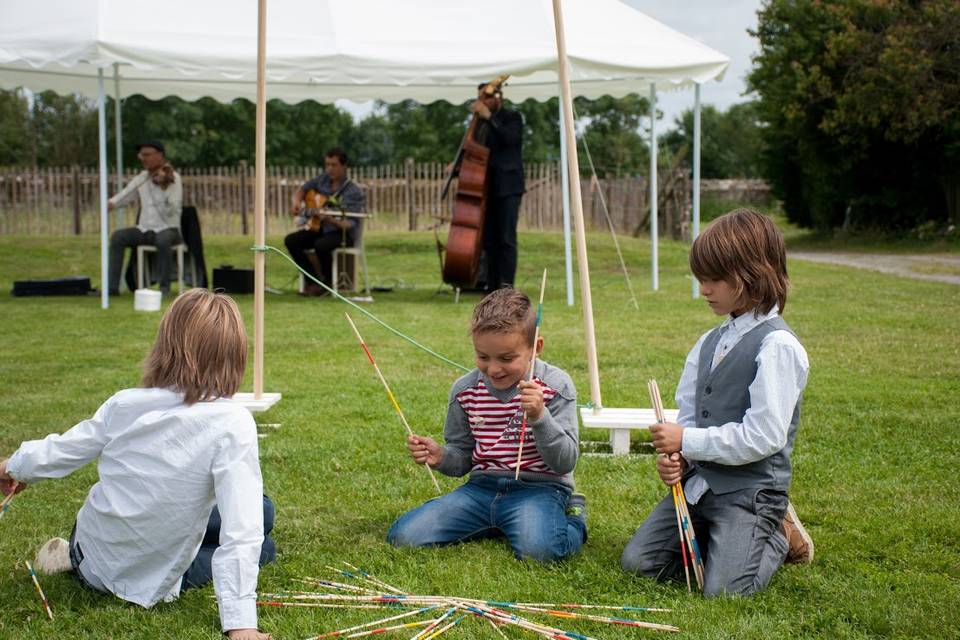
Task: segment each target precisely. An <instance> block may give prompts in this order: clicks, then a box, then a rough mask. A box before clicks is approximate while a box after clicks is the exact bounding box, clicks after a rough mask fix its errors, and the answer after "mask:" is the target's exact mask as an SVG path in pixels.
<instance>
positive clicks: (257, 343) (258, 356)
mask: <svg viewBox="0 0 960 640" xmlns="http://www.w3.org/2000/svg"><path fill="white" fill-rule="evenodd" d="M266 49H267V6H266V0H259V1H258V3H257V127H256V162H255V173H256V178H255V183H256V187H255V192H254V237H255V239H254V243H255V244H256V245H257V247H262V246H264V244H265V241H266V238H265V227H266V220H265V209H266V194H267V190H266V169H267V147H266V141H267V135H266V134H267V104H266V87H265V80H266V79H265V76H266V71H267V64H266V62H267V61H266ZM265 259H266V255H265V254H264V252H263V251H254V253H253V279H254V287H253V396H254V398H256V399H258V400H259V399H260V398H261V397H262V396H263V302H264V301H263V284H264V283H263V279H264V278H263V275H264V274H263V266H264V261H265Z"/></svg>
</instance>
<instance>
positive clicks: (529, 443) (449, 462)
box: [387, 288, 587, 561]
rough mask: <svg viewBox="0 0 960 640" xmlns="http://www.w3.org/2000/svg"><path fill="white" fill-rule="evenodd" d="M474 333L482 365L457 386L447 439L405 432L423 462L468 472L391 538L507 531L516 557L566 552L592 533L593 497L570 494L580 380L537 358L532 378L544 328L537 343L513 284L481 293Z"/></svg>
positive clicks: (436, 540) (402, 522) (429, 540)
mask: <svg viewBox="0 0 960 640" xmlns="http://www.w3.org/2000/svg"><path fill="white" fill-rule="evenodd" d="M470 333H471V336H472V338H473V345H474V348H475V350H476V358H477V368H476V369H474V370H472V371H470V372H469V373H467V374H466V375H464V376H462V377H461V378H459V379H458V380H457V381H456V382H454V383H453V388H452V389H451V390H450V401H449V404H448V405H447V419H446V422H445V423H444V429H443V435H444V440H445V441H446V444H445V445H443V446H441V445H439V444H437V443H436V442H435V441H434V440H432V439H431V438H427V437H425V436H417V435H413V436H410V437H409V438H408V439H407V447H408V448H409V449H410V453H411V455H412V456H413V459H414V461H415V462H417V463H418V464H429V465H430V467H431V468H433V469H436V470H437V471H439V472H441V473H443V474H446V475H448V476H454V477H460V476H463V475H466V474H468V473H469V475H470V477H469V479H468V480H467V482H466V483H464V484H463V485H461V486H460V487H459V488H457V489H455V490H454V491H451V492H450V493H448V494H446V495H444V496H441V497H439V498H436V499H434V500H430V501H429V502H427V503H425V504H423V505H421V506H419V507H417V508H416V509H413V510H412V511H409V512H407V513H405V514H403V515H402V516H400V518H398V519H397V521H396V522H395V523H394V524H393V526H392V527H390V531H389V533H388V534H387V540H388V541H389V542H390V544H392V545H395V546H398V547H424V546H436V545H444V544H452V543H456V542H465V541H468V540H477V539H482V538H491V537H500V536H503V537H506V539H507V541H508V542H509V543H510V547H511V548H512V549H513V553H514V555H516V557H517V558H521V559H524V558H528V559H532V560H538V561H554V560H561V559H563V558H566V557H567V556H570V555H572V554H574V553H576V552H577V551H578V550H579V549H580V547H581V545H583V543H584V542H585V541H586V538H587V525H586V503H585V500H584V497H583V495H582V494H576V493H573V489H574V483H573V468H574V466H576V464H577V457H578V455H579V452H580V446H579V437H578V435H577V412H576V389H575V388H574V386H573V381H572V380H571V379H570V376H568V375H567V374H566V372H564V371H563V370H561V369H558V368H557V367H554V366H551V365H549V364H547V363H546V362H543V361H542V360H539V359H538V360H535V361H534V368H533V379H532V380H531V381H527V376H528V373H529V367H530V364H531V360H532V359H533V358H534V355H535V354H539V353H540V350H541V349H542V348H543V337H542V336H541V337H539V338H538V339H537V343H536V345H534V344H533V341H534V335H535V333H536V312H535V309H534V308H533V305H532V304H531V303H530V298H528V297H527V296H526V295H525V294H523V293H521V292H520V291H517V290H516V289H509V288H508V289H499V290H497V291H494V292H493V293H491V294H490V295H488V296H487V297H486V298H484V299H483V300H481V301H480V304H478V305H477V307H476V309H474V312H473V319H472V321H471V324H470ZM524 415H526V428H525V430H523V438H522V441H523V452H522V455H520V456H519V460H520V477H519V480H517V479H515V474H516V467H517V459H518V454H520V447H521V430H522V429H523V425H524V421H523V418H524Z"/></svg>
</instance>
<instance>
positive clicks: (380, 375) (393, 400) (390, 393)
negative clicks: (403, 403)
mask: <svg viewBox="0 0 960 640" xmlns="http://www.w3.org/2000/svg"><path fill="white" fill-rule="evenodd" d="M343 315H345V316H347V322H349V323H350V328H351V329H353V333H354V334H355V335H356V336H357V340H358V341H359V342H360V346H361V347H363V352H364V353H366V354H367V359H368V360H370V364H372V365H373V370H374V371H376V372H377V377H378V378H380V382H382V383H383V388H384V389H386V390H387V397H389V398H390V402H391V403H393V408H394V409H396V411H397V415H398V416H400V422H402V423H403V426H404V427H406V428H407V434H408V435H411V436H412V435H414V433H413V429H411V428H410V424H409V423H408V422H407V418H406V417H405V416H404V415H403V410H402V409H400V404H399V403H398V402H397V399H396V398H395V397H393V391H391V390H390V385H388V384H387V380H386V378H384V377H383V373H381V372H380V367H378V366H377V361H376V360H374V359H373V354H372V353H370V349H368V348H367V343H365V342H364V341H363V337H362V336H361V335H360V332H359V331H357V325H355V324H353V320H352V319H351V318H350V314H349V313H344V314H343ZM423 467H424V468H425V469H426V470H427V473H429V474H430V479H431V480H432V481H433V486H434V488H435V489H436V490H437V494H438V495H439V494H441V493H443V492H442V491H441V490H440V483H438V482H437V477H436V476H434V475H433V469H431V468H430V465H429V464H424V465H423Z"/></svg>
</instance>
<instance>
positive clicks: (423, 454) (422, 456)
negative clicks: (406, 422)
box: [407, 435, 443, 467]
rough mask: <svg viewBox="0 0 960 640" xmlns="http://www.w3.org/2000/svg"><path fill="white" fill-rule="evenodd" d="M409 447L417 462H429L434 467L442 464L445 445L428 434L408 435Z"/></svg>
mask: <svg viewBox="0 0 960 640" xmlns="http://www.w3.org/2000/svg"><path fill="white" fill-rule="evenodd" d="M407 449H409V450H410V455H411V456H413V461H414V462H416V463H417V464H429V465H430V466H431V467H433V466H436V465H438V464H440V460H441V459H442V458H443V447H441V446H440V445H438V444H437V443H436V442H435V441H434V440H433V439H431V438H428V437H426V436H417V435H413V436H407Z"/></svg>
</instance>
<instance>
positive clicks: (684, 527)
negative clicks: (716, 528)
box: [647, 380, 703, 593]
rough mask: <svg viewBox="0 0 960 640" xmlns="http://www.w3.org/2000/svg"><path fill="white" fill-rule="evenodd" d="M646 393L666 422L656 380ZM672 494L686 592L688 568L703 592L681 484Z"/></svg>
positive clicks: (700, 560)
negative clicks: (691, 568)
mask: <svg viewBox="0 0 960 640" xmlns="http://www.w3.org/2000/svg"><path fill="white" fill-rule="evenodd" d="M647 391H648V392H649V393H650V402H651V403H653V411H654V414H655V415H656V417H657V422H661V423H662V422H666V421H667V420H666V416H665V415H664V412H663V398H662V396H661V395H660V386H659V385H658V384H657V381H656V380H650V381H648V382H647ZM670 491H671V492H672V494H673V508H674V511H675V512H676V514H677V529H678V532H679V534H680V555H681V556H682V557H683V571H684V574H685V575H686V578H687V592H688V593H689V592H691V591H692V588H691V585H690V566H692V567H693V576H694V578H695V579H696V582H697V587H698V588H699V589H700V590H701V591H702V590H703V558H702V557H701V556H700V547H699V546H698V545H697V534H696V532H695V531H694V530H693V520H692V519H691V518H690V510H689V509H688V508H687V496H686V495H685V494H684V493H683V483H681V482H678V483H677V484H675V485H673V486H671V487H670Z"/></svg>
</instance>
